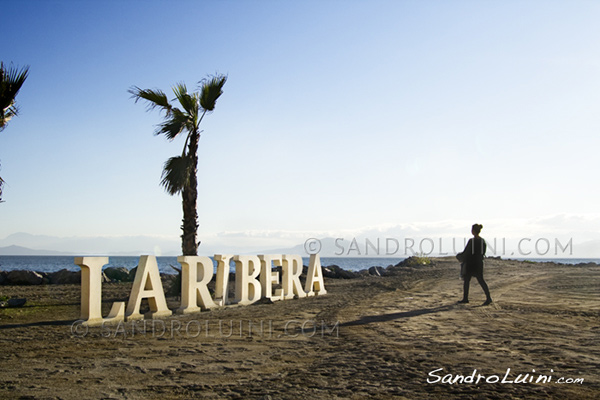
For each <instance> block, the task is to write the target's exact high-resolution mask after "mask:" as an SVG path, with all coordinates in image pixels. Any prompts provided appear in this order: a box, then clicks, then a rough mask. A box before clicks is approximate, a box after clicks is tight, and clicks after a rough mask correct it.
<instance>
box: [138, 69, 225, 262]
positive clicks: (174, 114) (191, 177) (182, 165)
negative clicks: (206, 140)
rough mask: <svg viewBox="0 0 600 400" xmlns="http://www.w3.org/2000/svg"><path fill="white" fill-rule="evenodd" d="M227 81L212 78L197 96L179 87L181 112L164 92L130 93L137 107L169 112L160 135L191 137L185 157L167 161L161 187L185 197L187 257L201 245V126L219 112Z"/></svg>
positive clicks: (203, 83) (204, 82) (183, 242)
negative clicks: (145, 105) (142, 103)
mask: <svg viewBox="0 0 600 400" xmlns="http://www.w3.org/2000/svg"><path fill="white" fill-rule="evenodd" d="M226 81H227V77H226V76H224V75H217V76H211V77H208V78H206V79H204V80H202V81H200V82H199V92H198V91H196V92H193V93H188V91H187V88H186V86H185V84H183V83H179V84H177V85H175V86H174V87H173V92H174V93H175V98H176V100H177V101H178V102H179V105H180V106H181V108H177V107H174V106H173V105H172V104H171V103H170V102H169V100H168V99H167V96H166V95H165V94H164V92H162V91H161V90H158V89H140V88H139V87H137V86H133V87H132V88H131V89H129V93H131V95H132V98H134V99H135V101H136V103H137V101H138V100H140V99H141V100H145V101H146V102H147V103H148V110H152V109H154V108H156V107H158V108H159V109H160V110H162V111H164V112H165V120H164V122H162V123H161V124H159V125H158V128H157V130H156V132H155V134H156V135H161V134H162V135H165V136H166V137H167V139H169V140H173V139H175V138H176V137H177V136H179V134H180V133H182V132H186V133H187V136H186V139H185V144H184V146H183V151H182V153H181V156H176V157H171V158H170V159H169V160H167V162H166V163H165V165H164V170H163V173H162V181H161V185H162V186H163V187H164V188H165V190H166V191H167V193H169V194H170V195H175V194H177V193H181V197H182V208H183V225H182V226H181V229H182V230H183V234H182V235H181V250H182V251H183V255H197V254H198V245H199V244H200V242H197V241H196V234H197V230H198V212H197V210H196V203H197V199H198V179H197V171H198V141H199V139H200V130H199V126H200V123H201V122H202V119H203V118H204V116H205V115H206V114H207V113H209V112H212V111H213V110H214V109H215V105H216V103H217V99H218V98H219V97H220V96H221V94H223V85H225V82H226ZM174 100H175V99H174Z"/></svg>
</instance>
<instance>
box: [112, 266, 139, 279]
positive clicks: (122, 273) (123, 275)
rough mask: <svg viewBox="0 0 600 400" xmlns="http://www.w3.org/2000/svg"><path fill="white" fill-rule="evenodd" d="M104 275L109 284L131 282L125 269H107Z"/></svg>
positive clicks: (131, 277)
mask: <svg viewBox="0 0 600 400" xmlns="http://www.w3.org/2000/svg"><path fill="white" fill-rule="evenodd" d="M104 274H105V275H106V277H107V278H108V279H109V280H110V281H111V282H133V277H134V276H135V275H134V276H130V275H129V270H128V269H127V268H125V267H108V268H106V269H105V270H104Z"/></svg>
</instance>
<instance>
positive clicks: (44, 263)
mask: <svg viewBox="0 0 600 400" xmlns="http://www.w3.org/2000/svg"><path fill="white" fill-rule="evenodd" d="M139 259H140V258H139V257H130V256H108V261H109V264H107V265H106V266H105V268H107V267H125V268H127V269H132V268H135V267H137V265H138V261H139ZM74 260H75V257H74V256H0V271H12V270H16V269H23V270H31V271H39V272H56V271H59V270H61V269H68V270H71V271H79V269H80V268H79V267H78V266H77V265H75V264H74V262H73V261H74ZM302 260H303V261H304V265H308V257H303V258H302ZM402 260H404V258H387V257H371V258H369V257H322V258H321V265H322V266H324V267H325V266H329V265H337V266H339V267H341V268H343V269H345V270H349V271H360V270H361V269H368V268H370V267H373V266H378V267H384V268H385V267H387V266H389V265H396V264H398V263H399V262H401V261H402ZM529 260H530V261H539V262H548V261H550V262H557V263H562V264H579V263H590V262H595V263H598V264H600V259H597V258H560V259H529ZM156 261H157V263H158V269H159V271H160V272H162V273H165V274H175V273H177V271H176V270H175V268H177V269H179V268H181V265H180V264H179V263H178V262H177V257H156ZM213 262H214V264H215V268H216V265H217V264H216V262H215V261H214V260H213ZM231 270H232V271H234V270H235V265H234V263H233V261H232V262H231Z"/></svg>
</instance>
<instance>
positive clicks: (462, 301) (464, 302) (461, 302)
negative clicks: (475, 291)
mask: <svg viewBox="0 0 600 400" xmlns="http://www.w3.org/2000/svg"><path fill="white" fill-rule="evenodd" d="M468 302H469V300H465V299H462V300H461V301H459V302H458V304H467V303H468Z"/></svg>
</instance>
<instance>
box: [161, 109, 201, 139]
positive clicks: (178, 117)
mask: <svg viewBox="0 0 600 400" xmlns="http://www.w3.org/2000/svg"><path fill="white" fill-rule="evenodd" d="M193 124H194V122H193V121H191V120H190V116H189V115H188V114H186V113H184V112H182V111H181V110H179V109H178V108H175V107H173V108H172V109H171V115H169V117H168V118H167V119H166V120H165V121H164V122H163V123H162V124H160V125H158V129H157V130H156V132H155V134H156V135H165V136H166V138H167V139H169V140H173V139H175V138H176V137H177V135H179V134H180V133H181V132H182V131H184V130H187V131H190V130H193ZM190 126H191V127H192V129H190Z"/></svg>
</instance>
